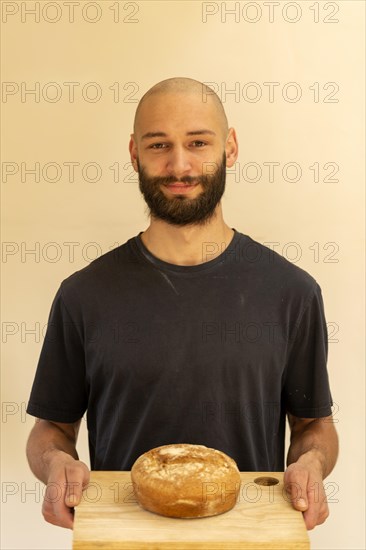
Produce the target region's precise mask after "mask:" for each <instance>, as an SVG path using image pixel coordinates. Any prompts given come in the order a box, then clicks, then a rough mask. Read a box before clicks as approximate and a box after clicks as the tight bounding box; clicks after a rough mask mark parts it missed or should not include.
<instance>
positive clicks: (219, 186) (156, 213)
mask: <svg viewBox="0 0 366 550" xmlns="http://www.w3.org/2000/svg"><path fill="white" fill-rule="evenodd" d="M136 160H137V167H138V175H139V187H140V191H141V193H142V195H143V197H144V199H145V202H146V204H147V206H148V209H149V213H150V215H151V216H153V217H154V218H158V219H160V220H163V221H165V222H167V223H169V224H171V225H181V226H182V225H204V224H206V223H207V222H208V221H209V220H210V219H211V218H212V217H213V215H214V213H215V209H216V206H217V205H218V204H219V202H220V200H221V197H222V196H223V194H224V191H225V183H226V153H225V151H224V154H223V156H222V160H221V164H220V165H219V167H218V168H217V170H216V171H215V172H214V173H213V174H206V175H202V176H197V177H193V176H185V177H183V178H180V179H178V178H175V177H174V176H167V177H165V178H164V177H150V176H148V175H147V174H146V171H145V169H144V168H143V167H142V166H141V165H140V163H139V159H138V158H137V159H136ZM178 181H180V182H182V183H188V184H189V183H197V184H201V187H202V189H203V190H202V191H201V193H200V194H199V195H198V196H197V197H195V198H193V199H190V198H189V197H187V196H185V195H183V194H182V195H174V196H172V197H170V198H169V197H166V196H165V195H164V193H163V192H162V191H161V189H160V186H161V185H168V184H170V183H174V182H178Z"/></svg>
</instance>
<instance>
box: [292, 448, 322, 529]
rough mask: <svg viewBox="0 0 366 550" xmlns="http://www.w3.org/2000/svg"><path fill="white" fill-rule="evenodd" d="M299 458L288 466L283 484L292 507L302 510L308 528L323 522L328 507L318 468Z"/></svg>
mask: <svg viewBox="0 0 366 550" xmlns="http://www.w3.org/2000/svg"><path fill="white" fill-rule="evenodd" d="M301 458H302V457H300V459H299V460H298V461H297V462H293V463H292V464H290V465H289V466H288V468H287V470H286V471H285V475H284V486H285V488H286V491H287V494H288V496H289V499H290V500H291V503H292V505H293V507H294V508H295V509H296V510H300V511H301V512H303V516H304V520H305V525H306V528H307V529H308V530H310V529H314V527H316V526H317V525H320V524H322V523H324V522H325V520H326V519H327V517H328V516H329V508H328V503H327V497H326V494H325V491H324V486H323V479H322V474H321V471H320V469H319V468H317V467H316V466H315V465H312V464H309V463H308V462H307V461H306V462H305V463H303V461H302V460H301Z"/></svg>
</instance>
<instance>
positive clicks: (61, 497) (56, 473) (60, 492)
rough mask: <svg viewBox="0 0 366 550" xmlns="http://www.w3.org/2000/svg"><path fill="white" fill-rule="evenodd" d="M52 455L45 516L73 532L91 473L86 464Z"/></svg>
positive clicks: (43, 510) (60, 452)
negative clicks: (76, 508) (76, 509)
mask: <svg viewBox="0 0 366 550" xmlns="http://www.w3.org/2000/svg"><path fill="white" fill-rule="evenodd" d="M51 452H52V457H49V476H48V480H47V487H46V491H45V496H44V499H43V506H42V514H43V517H44V519H45V520H46V521H48V522H49V523H52V524H53V525H58V526H59V527H66V528H68V529H73V525H74V506H77V505H78V504H79V503H80V500H81V495H82V492H83V489H85V487H86V486H87V484H88V483H89V477H90V472H89V469H88V467H87V465H86V464H85V463H84V462H81V461H80V460H75V459H74V458H73V457H72V456H70V455H69V454H67V453H64V452H63V451H58V450H54V451H51Z"/></svg>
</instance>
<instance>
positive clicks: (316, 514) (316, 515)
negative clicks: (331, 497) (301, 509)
mask: <svg viewBox="0 0 366 550" xmlns="http://www.w3.org/2000/svg"><path fill="white" fill-rule="evenodd" d="M323 493H324V491H323V486H322V485H321V487H319V484H318V483H314V484H313V486H312V485H309V488H308V502H309V506H308V509H307V510H306V512H305V513H304V520H305V525H306V528H307V529H308V530H310V529H314V527H316V526H317V525H320V524H321V523H324V521H325V520H326V519H327V517H328V515H329V509H328V503H327V501H326V499H324V498H323V497H324V494H323Z"/></svg>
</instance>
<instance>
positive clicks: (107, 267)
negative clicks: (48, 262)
mask: <svg viewBox="0 0 366 550" xmlns="http://www.w3.org/2000/svg"><path fill="white" fill-rule="evenodd" d="M133 239H134V238H133V237H132V238H131V239H128V240H127V241H126V242H125V243H124V244H122V245H120V246H118V247H116V248H114V249H113V250H110V251H108V252H106V253H104V254H102V255H101V256H99V257H98V258H96V259H95V260H93V261H92V262H90V264H88V265H87V266H85V267H83V268H82V269H79V270H78V271H75V272H74V273H72V274H71V275H69V276H68V277H66V278H65V279H64V280H63V281H62V282H61V286H60V291H61V294H62V296H67V295H70V294H75V295H77V294H78V293H80V294H91V295H92V294H93V293H94V292H96V291H99V290H100V289H101V288H106V287H108V285H109V284H111V283H112V282H113V281H114V280H115V279H116V278H118V277H120V276H121V274H122V275H123V273H125V272H126V271H127V272H128V271H129V268H130V267H131V266H133V265H134V264H136V261H137V257H136V255H135V254H134V253H133V250H132V246H131V243H132V241H133Z"/></svg>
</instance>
